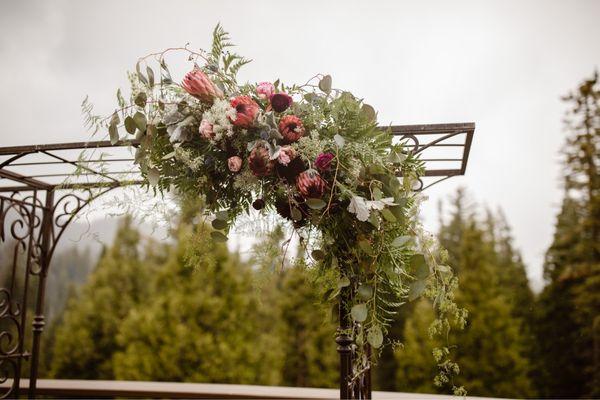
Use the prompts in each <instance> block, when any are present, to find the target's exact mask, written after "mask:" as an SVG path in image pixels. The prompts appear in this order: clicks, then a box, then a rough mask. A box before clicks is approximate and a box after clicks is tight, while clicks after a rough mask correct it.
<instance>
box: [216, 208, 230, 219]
mask: <svg viewBox="0 0 600 400" xmlns="http://www.w3.org/2000/svg"><path fill="white" fill-rule="evenodd" d="M215 217H216V218H217V219H220V220H222V221H227V220H228V219H229V211H227V210H221V211H217V213H216V214H215Z"/></svg>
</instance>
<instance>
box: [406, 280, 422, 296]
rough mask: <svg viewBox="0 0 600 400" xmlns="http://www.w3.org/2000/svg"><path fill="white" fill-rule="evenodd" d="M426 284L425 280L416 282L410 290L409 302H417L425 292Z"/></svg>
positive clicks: (411, 285)
mask: <svg viewBox="0 0 600 400" xmlns="http://www.w3.org/2000/svg"><path fill="white" fill-rule="evenodd" d="M425 287H426V283H425V281H423V280H418V281H414V282H413V283H411V284H410V288H409V290H408V301H413V300H416V299H417V298H418V297H419V296H421V295H422V294H423V292H424V291H425Z"/></svg>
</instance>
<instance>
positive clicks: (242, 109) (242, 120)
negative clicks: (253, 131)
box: [230, 96, 258, 128]
mask: <svg viewBox="0 0 600 400" xmlns="http://www.w3.org/2000/svg"><path fill="white" fill-rule="evenodd" d="M231 107H233V108H235V111H236V118H235V120H233V119H230V120H231V123H232V124H233V125H235V126H239V127H241V128H250V127H251V126H252V124H253V123H254V120H255V119H256V115H257V114H258V104H256V102H255V101H254V100H252V99H251V98H250V97H248V96H238V97H235V98H234V99H233V100H231Z"/></svg>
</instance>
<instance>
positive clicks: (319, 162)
mask: <svg viewBox="0 0 600 400" xmlns="http://www.w3.org/2000/svg"><path fill="white" fill-rule="evenodd" d="M334 157H335V156H334V155H333V154H332V153H321V154H319V155H318V156H317V159H316V160H315V167H317V169H318V170H319V171H321V172H324V171H329V167H331V160H333V158H334Z"/></svg>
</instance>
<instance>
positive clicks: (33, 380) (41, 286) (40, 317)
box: [28, 190, 54, 399]
mask: <svg viewBox="0 0 600 400" xmlns="http://www.w3.org/2000/svg"><path fill="white" fill-rule="evenodd" d="M53 216H54V190H47V191H46V202H45V207H44V213H43V217H42V226H41V229H42V231H41V234H42V236H41V243H40V273H39V275H38V278H39V282H38V292H37V297H36V303H35V315H34V317H33V324H32V325H33V345H32V350H31V370H30V376H29V393H28V397H29V398H31V399H33V398H35V392H36V385H37V378H38V365H39V361H40V339H41V335H42V332H43V331H44V325H45V324H46V322H45V317H44V297H45V294H46V276H47V273H48V265H49V264H50V246H51V240H52V226H53Z"/></svg>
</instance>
